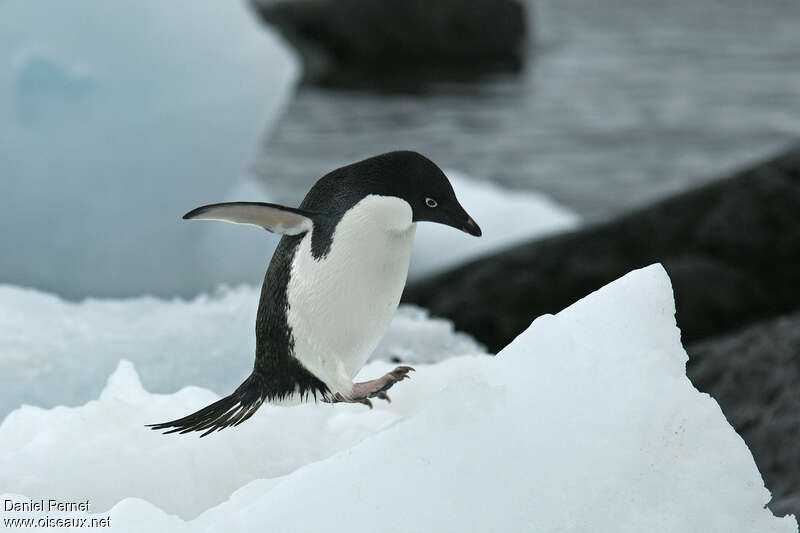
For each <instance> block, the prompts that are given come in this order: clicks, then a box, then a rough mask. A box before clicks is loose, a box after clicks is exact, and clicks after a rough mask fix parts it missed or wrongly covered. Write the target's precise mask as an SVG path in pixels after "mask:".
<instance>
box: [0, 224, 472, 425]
mask: <svg viewBox="0 0 800 533" xmlns="http://www.w3.org/2000/svg"><path fill="white" fill-rule="evenodd" d="M217 226H228V225H227V224H225V225H223V224H217ZM261 233H262V235H260V236H261V237H262V238H263V237H265V235H263V233H264V231H263V230H261ZM258 297H259V291H258V290H257V289H255V288H253V287H247V286H239V287H235V288H227V289H220V290H219V291H217V293H215V294H213V295H211V296H208V295H202V296H198V297H196V298H194V299H192V300H181V299H177V298H176V299H173V300H161V299H157V298H143V297H140V298H131V299H124V300H109V299H102V300H93V299H90V300H86V301H84V302H80V303H75V302H68V301H64V300H62V299H61V298H59V297H57V296H53V295H50V294H45V293H42V292H39V291H36V290H33V289H21V288H18V287H13V286H8V285H5V286H4V285H0V391H2V392H1V393H0V417H3V416H5V415H6V414H8V412H10V411H11V410H12V409H16V408H17V407H19V406H20V405H21V404H23V403H27V404H31V405H37V406H41V407H53V406H56V405H79V404H81V403H84V402H87V401H89V400H91V399H94V398H97V396H98V395H99V394H100V392H101V391H102V390H103V385H104V383H105V380H106V378H107V377H108V375H109V374H110V373H111V372H112V371H113V370H114V368H116V366H117V363H118V362H119V360H120V359H126V360H128V361H131V362H133V363H134V364H135V365H136V369H137V371H138V372H139V374H140V375H141V379H142V382H143V383H144V385H145V387H146V388H147V389H148V390H150V391H153V392H175V391H177V390H178V389H180V388H181V387H184V386H186V385H197V386H200V387H205V388H209V389H211V390H213V391H214V392H216V393H217V394H223V395H227V394H230V393H231V392H232V391H233V390H234V389H235V388H236V387H237V386H238V385H239V383H241V382H242V380H243V379H244V378H245V377H247V375H248V374H249V372H250V370H251V369H252V366H253V358H254V356H255V321H256V309H257V307H258ZM480 353H485V349H484V348H482V347H481V346H479V345H478V344H477V343H476V342H475V341H474V340H472V338H471V337H469V336H467V335H465V334H463V333H457V332H455V331H454V330H453V325H452V323H451V322H449V321H447V320H444V319H440V318H430V317H428V315H427V312H426V311H424V310H422V309H419V308H417V307H413V306H401V307H400V309H399V310H398V313H397V314H396V316H395V318H394V320H393V321H392V323H391V325H390V327H389V330H388V332H387V334H386V336H385V337H384V339H383V340H382V341H381V343H380V345H379V346H378V348H377V349H376V350H375V353H374V354H373V359H385V360H392V359H400V360H402V361H404V362H409V363H420V362H435V361H439V360H441V359H444V358H447V357H452V356H456V355H465V354H480Z"/></svg>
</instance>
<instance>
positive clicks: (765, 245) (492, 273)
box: [404, 147, 800, 351]
mask: <svg viewBox="0 0 800 533" xmlns="http://www.w3.org/2000/svg"><path fill="white" fill-rule="evenodd" d="M478 222H479V223H480V221H478ZM655 262H661V263H663V265H664V266H665V267H666V269H667V271H668V272H669V274H670V277H671V279H672V284H673V288H674V291H675V299H676V306H677V320H678V325H679V326H680V328H681V331H682V336H683V340H684V342H691V341H695V340H698V339H703V338H705V337H709V336H711V335H718V334H722V333H725V332H728V331H732V330H734V329H736V328H739V327H741V326H743V325H745V324H748V323H751V322H753V321H756V320H761V319H765V318H767V317H773V316H778V315H781V314H786V313H788V312H790V311H792V310H795V309H800V276H799V275H798V272H800V147H798V148H795V149H793V150H790V151H788V152H786V153H785V154H783V155H781V156H779V157H777V158H775V159H772V160H770V161H766V162H763V163H760V164H758V165H755V166H754V167H752V168H749V169H747V170H744V171H741V172H738V173H736V174H735V175H734V176H732V177H730V178H728V179H725V180H721V181H717V182H714V183H711V184H708V185H706V186H703V187H700V188H698V189H695V190H692V191H689V192H685V193H682V194H679V195H677V196H674V197H672V198H669V199H666V200H663V201H661V202H659V203H656V204H655V205H652V206H650V207H648V208H645V209H642V210H638V211H636V212H632V213H630V214H627V215H624V216H622V217H620V218H617V219H615V220H611V221H608V222H604V223H600V224H596V225H594V226H591V227H587V228H585V229H580V230H577V231H575V232H572V233H566V234H561V235H556V236H553V237H550V238H547V239H543V240H538V241H533V242H529V243H527V244H522V245H519V246H516V247H514V248H512V249H509V250H506V251H503V252H500V253H498V254H495V255H493V256H489V257H486V258H483V259H479V260H477V261H474V262H472V263H469V264H466V265H464V266H461V267H459V268H456V269H454V270H451V271H448V272H444V273H442V274H439V275H436V276H434V277H432V278H428V279H426V280H423V281H420V282H417V283H414V284H412V285H410V286H409V287H407V289H406V292H405V295H404V300H405V301H407V302H411V303H415V304H418V305H421V306H423V307H426V308H428V309H430V311H431V313H432V314H434V315H439V316H444V317H447V318H450V319H452V320H453V321H454V322H455V325H456V327H457V328H458V329H460V330H462V331H466V332H468V333H471V334H472V335H474V336H475V337H476V338H477V339H478V340H479V341H480V342H482V343H484V344H486V345H487V346H488V347H489V348H490V349H491V350H492V351H496V350H498V349H500V348H502V347H503V346H505V345H506V344H508V343H509V342H510V341H511V340H512V339H513V338H514V337H515V336H516V335H518V334H519V333H520V332H522V331H523V330H524V329H525V328H526V327H527V326H528V325H529V324H530V322H531V319H532V318H534V317H536V316H538V315H541V314H543V313H556V312H558V311H560V310H561V309H563V308H564V307H567V306H568V305H570V304H572V303H573V302H575V301H576V300H578V299H580V298H582V297H583V296H586V295H587V294H588V293H590V292H592V291H594V290H596V289H598V288H600V287H601V286H603V285H605V284H606V283H608V282H610V281H612V280H614V279H616V278H618V277H620V276H622V275H623V274H625V273H626V272H628V271H630V270H633V269H635V268H639V267H642V266H645V265H649V264H651V263H655Z"/></svg>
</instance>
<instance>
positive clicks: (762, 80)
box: [255, 0, 800, 218]
mask: <svg viewBox="0 0 800 533" xmlns="http://www.w3.org/2000/svg"><path fill="white" fill-rule="evenodd" d="M530 15H531V17H532V19H533V20H532V25H533V27H534V32H533V33H534V34H535V35H534V36H533V39H534V41H533V42H531V43H530V49H531V52H532V53H531V54H530V60H529V62H528V66H527V69H526V71H525V72H524V74H523V75H522V76H519V77H513V78H512V77H502V78H498V79H492V80H487V81H485V82H482V83H480V84H472V85H456V84H450V85H441V86H438V87H435V88H433V89H431V90H429V91H428V92H426V93H424V94H375V93H369V92H354V91H342V90H339V91H322V90H317V89H302V90H300V91H299V93H298V94H297V95H296V98H295V99H294V101H293V102H292V104H291V105H290V107H289V109H288V110H287V112H286V113H285V115H284V116H283V118H282V119H281V120H280V121H279V123H278V124H277V125H276V128H275V130H274V131H273V132H272V134H271V136H270V137H269V139H267V141H266V143H265V147H264V150H263V152H262V153H261V154H260V157H259V158H258V161H257V162H256V164H255V168H256V172H257V174H258V175H259V176H261V177H262V178H263V179H264V180H265V181H266V183H267V184H268V186H269V188H270V190H271V191H272V195H273V197H274V198H275V199H276V200H278V201H284V202H299V201H300V199H301V198H302V196H303V194H304V192H305V191H306V190H307V189H308V187H309V186H310V185H311V184H312V183H313V182H314V181H315V180H316V178H318V177H319V176H320V175H322V174H323V173H325V172H326V171H328V170H330V169H332V168H334V167H336V166H339V165H341V164H345V163H348V162H351V161H354V160H357V159H359V158H362V157H366V156H369V155H373V154H377V153H380V152H384V151H388V150H392V149H397V148H408V149H414V150H418V151H420V152H423V153H425V154H427V155H429V156H430V157H431V158H432V159H434V160H435V161H436V162H438V163H439V164H440V165H441V166H443V167H447V168H453V169H458V170H461V171H464V172H466V173H468V174H470V175H472V176H474V177H475V178H479V179H483V180H491V181H494V182H498V183H501V184H503V185H505V186H507V187H510V188H519V189H537V190H541V191H544V192H546V193H548V194H550V195H551V196H553V197H554V198H556V199H557V200H558V201H560V202H562V203H564V204H566V205H568V206H570V207H572V208H573V209H575V210H576V211H578V212H579V213H581V214H583V215H584V216H586V217H589V218H602V217H606V216H609V215H611V214H614V213H616V212H618V211H620V210H623V209H627V208H630V207H633V206H637V205H640V204H642V203H644V202H647V201H649V200H652V199H654V198H657V197H659V196H662V195H664V194H667V193H670V192H673V191H677V190H680V189H683V188H686V187H688V186H691V185H693V184H698V183H701V182H702V181H704V180H708V179H712V178H714V177H715V176H718V175H721V174H723V173H725V172H726V171H729V170H731V169H733V168H736V167H738V166H740V165H743V164H747V163H748V162H750V161H753V160H756V159H759V158H762V157H766V156H768V155H770V154H772V153H773V152H775V151H778V150H780V149H782V148H785V147H786V146H788V145H791V144H792V143H793V142H795V141H797V140H798V139H799V138H800V2H797V1H778V0H766V1H756V0H753V1H749V2H748V1H744V0H728V1H725V2H722V1H719V2H717V1H711V0H699V1H694V0H692V1H688V0H676V1H671V2H662V1H659V2H655V1H653V2H650V1H648V2H637V3H634V2H629V1H622V0H605V1H603V2H591V1H589V0H586V1H578V0H540V1H535V2H532V3H531V9H530ZM534 50H535V53H533V51H534Z"/></svg>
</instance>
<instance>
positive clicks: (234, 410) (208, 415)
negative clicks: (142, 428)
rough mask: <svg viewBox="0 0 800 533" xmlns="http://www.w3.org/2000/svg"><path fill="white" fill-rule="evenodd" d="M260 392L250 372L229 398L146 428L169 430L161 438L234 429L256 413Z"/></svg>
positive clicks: (259, 379)
mask: <svg viewBox="0 0 800 533" xmlns="http://www.w3.org/2000/svg"><path fill="white" fill-rule="evenodd" d="M264 389H265V387H264V381H263V378H262V377H261V375H260V374H259V373H257V372H255V371H254V372H253V373H252V374H250V376H249V377H248V378H247V379H246V380H244V382H243V383H242V384H241V385H239V387H238V388H237V389H236V390H235V391H234V392H233V394H231V395H230V396H226V397H225V398H222V399H221V400H217V401H216V402H214V403H212V404H211V405H208V406H206V407H204V408H202V409H200V410H199V411H197V412H194V413H192V414H190V415H187V416H184V417H183V418H178V419H177V420H172V421H170V422H161V423H160V424H147V427H149V428H150V429H154V430H159V431H160V430H163V429H166V430H169V431H165V432H164V434H165V435H166V434H167V433H181V434H183V433H189V432H192V431H203V432H204V433H203V434H202V435H200V436H201V437H205V436H206V435H208V434H209V433H213V432H214V431H220V430H222V429H225V428H227V427H230V426H238V425H239V424H241V423H242V422H244V421H245V420H247V419H248V418H250V417H251V416H253V413H255V412H256V411H258V408H259V407H261V404H263V403H264V400H265V399H266V395H265V394H264Z"/></svg>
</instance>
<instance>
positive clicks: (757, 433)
mask: <svg viewBox="0 0 800 533" xmlns="http://www.w3.org/2000/svg"><path fill="white" fill-rule="evenodd" d="M688 352H689V356H690V359H689V363H688V365H687V367H686V370H687V374H688V376H689V378H690V379H691V380H692V382H693V383H694V384H695V386H696V387H697V388H698V389H700V390H701V391H704V392H708V393H709V394H711V396H713V397H714V399H716V400H717V402H718V403H719V405H720V407H721V408H722V411H723V412H724V413H725V416H726V417H727V418H728V421H729V422H730V423H731V425H733V427H734V428H736V431H737V433H739V435H741V436H742V438H743V439H744V441H745V443H747V446H748V447H749V448H750V451H751V452H752V453H753V457H754V458H755V460H756V464H757V465H758V469H759V470H760V471H761V475H762V476H763V477H764V482H765V484H766V486H767V487H768V488H769V489H770V490H771V491H772V497H773V499H772V502H771V503H770V505H769V507H770V509H772V511H773V512H774V513H775V514H776V515H778V516H781V515H784V514H789V513H792V514H794V515H795V516H800V313H794V314H791V315H786V316H783V317H780V318H777V319H772V320H770V321H766V322H762V323H758V324H753V325H750V326H748V327H747V328H746V329H744V330H742V331H740V332H736V333H733V334H730V335H726V336H722V337H719V338H715V339H711V340H705V341H702V342H700V343H697V344H693V345H691V346H689V348H688Z"/></svg>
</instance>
